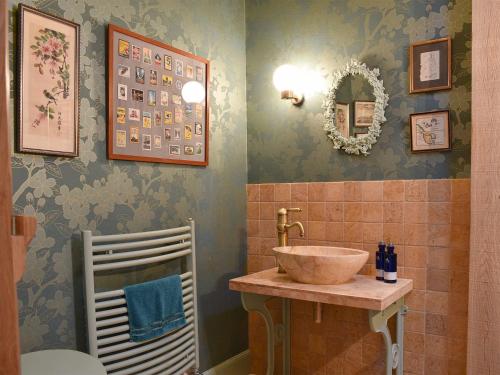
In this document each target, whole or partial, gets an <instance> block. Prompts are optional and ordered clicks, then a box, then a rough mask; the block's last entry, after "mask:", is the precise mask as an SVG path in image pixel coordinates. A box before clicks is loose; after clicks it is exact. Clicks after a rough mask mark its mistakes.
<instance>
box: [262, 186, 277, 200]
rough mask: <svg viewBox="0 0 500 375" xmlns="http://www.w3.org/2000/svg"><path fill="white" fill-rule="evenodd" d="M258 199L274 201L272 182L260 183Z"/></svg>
mask: <svg viewBox="0 0 500 375" xmlns="http://www.w3.org/2000/svg"><path fill="white" fill-rule="evenodd" d="M260 201H261V202H274V184H262V185H260Z"/></svg>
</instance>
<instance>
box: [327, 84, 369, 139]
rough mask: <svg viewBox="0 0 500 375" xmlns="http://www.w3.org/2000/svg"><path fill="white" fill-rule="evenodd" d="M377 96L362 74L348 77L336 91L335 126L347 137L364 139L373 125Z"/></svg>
mask: <svg viewBox="0 0 500 375" xmlns="http://www.w3.org/2000/svg"><path fill="white" fill-rule="evenodd" d="M374 110H375V95H374V93H373V87H372V86H371V85H370V83H369V82H368V80H367V79H366V78H365V77H363V76H362V75H360V74H354V75H347V76H345V77H344V78H343V79H342V81H341V82H340V84H339V86H338V88H337V91H336V107H335V113H336V116H335V126H336V127H337V129H338V131H339V132H340V133H341V134H342V135H343V136H344V137H345V138H349V137H354V138H363V137H366V136H367V135H368V128H369V127H370V126H371V125H372V123H373V113H374Z"/></svg>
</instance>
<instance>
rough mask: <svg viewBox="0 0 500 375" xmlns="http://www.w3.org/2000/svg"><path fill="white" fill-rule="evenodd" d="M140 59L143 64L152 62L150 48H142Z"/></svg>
mask: <svg viewBox="0 0 500 375" xmlns="http://www.w3.org/2000/svg"><path fill="white" fill-rule="evenodd" d="M142 60H143V62H144V64H152V63H153V57H152V55H151V49H150V48H146V47H144V48H143V49H142Z"/></svg>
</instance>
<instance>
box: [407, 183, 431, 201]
mask: <svg viewBox="0 0 500 375" xmlns="http://www.w3.org/2000/svg"><path fill="white" fill-rule="evenodd" d="M405 198H406V201H408V202H426V201H427V180H406V181H405Z"/></svg>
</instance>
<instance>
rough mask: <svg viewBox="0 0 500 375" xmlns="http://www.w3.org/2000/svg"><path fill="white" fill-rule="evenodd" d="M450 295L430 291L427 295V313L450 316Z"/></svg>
mask: <svg viewBox="0 0 500 375" xmlns="http://www.w3.org/2000/svg"><path fill="white" fill-rule="evenodd" d="M448 304H449V300H448V293H446V292H433V291H430V290H428V291H427V292H426V294H425V311H426V312H429V313H434V314H441V315H447V314H448Z"/></svg>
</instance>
